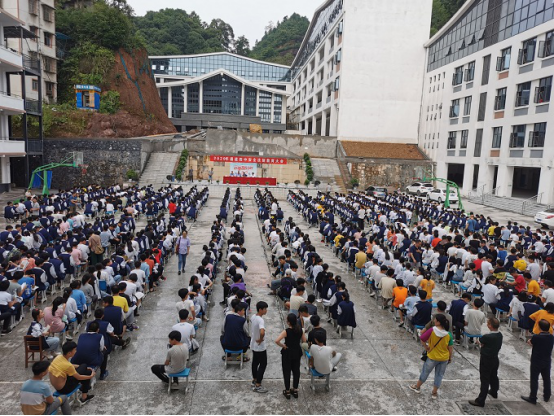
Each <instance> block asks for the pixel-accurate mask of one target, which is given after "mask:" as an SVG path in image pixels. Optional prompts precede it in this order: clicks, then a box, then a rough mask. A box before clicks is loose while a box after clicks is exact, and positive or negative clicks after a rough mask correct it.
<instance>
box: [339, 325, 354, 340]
mask: <svg viewBox="0 0 554 416" xmlns="http://www.w3.org/2000/svg"><path fill="white" fill-rule="evenodd" d="M337 326H338V329H337V332H338V333H339V337H341V338H342V328H343V327H342V326H340V325H338V324H337ZM345 328H348V327H345ZM350 328H352V331H351V332H350V338H351V339H354V327H350Z"/></svg>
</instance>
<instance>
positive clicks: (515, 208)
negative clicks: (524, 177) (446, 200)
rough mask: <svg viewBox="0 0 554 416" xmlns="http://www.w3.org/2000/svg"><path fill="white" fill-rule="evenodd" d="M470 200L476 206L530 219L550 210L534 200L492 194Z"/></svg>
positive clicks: (473, 197)
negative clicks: (540, 212)
mask: <svg viewBox="0 0 554 416" xmlns="http://www.w3.org/2000/svg"><path fill="white" fill-rule="evenodd" d="M468 199H469V200H470V201H471V202H473V203H475V204H481V205H485V206H487V207H492V208H497V209H500V210H503V211H509V212H516V213H518V214H522V215H526V216H529V217H534V216H535V214H536V213H537V212H539V211H544V210H545V209H548V208H549V206H548V205H544V204H539V203H537V201H536V200H534V199H519V198H508V197H503V196H496V195H491V194H485V195H479V196H471V197H470V198H468Z"/></svg>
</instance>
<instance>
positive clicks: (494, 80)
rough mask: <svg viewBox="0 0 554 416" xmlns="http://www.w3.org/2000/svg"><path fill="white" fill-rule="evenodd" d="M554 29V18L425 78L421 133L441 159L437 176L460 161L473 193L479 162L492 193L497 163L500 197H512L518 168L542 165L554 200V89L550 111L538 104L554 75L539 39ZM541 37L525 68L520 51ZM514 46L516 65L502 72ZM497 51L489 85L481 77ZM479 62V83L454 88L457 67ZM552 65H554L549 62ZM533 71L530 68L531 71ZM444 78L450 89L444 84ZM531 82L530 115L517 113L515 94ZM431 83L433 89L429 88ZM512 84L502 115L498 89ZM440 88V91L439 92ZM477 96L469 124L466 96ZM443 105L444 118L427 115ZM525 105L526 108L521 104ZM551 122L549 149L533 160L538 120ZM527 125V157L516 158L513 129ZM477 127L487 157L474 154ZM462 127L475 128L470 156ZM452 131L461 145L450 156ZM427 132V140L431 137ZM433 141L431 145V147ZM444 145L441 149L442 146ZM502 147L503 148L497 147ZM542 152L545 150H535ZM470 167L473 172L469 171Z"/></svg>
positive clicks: (543, 188)
mask: <svg viewBox="0 0 554 416" xmlns="http://www.w3.org/2000/svg"><path fill="white" fill-rule="evenodd" d="M551 30H554V21H552V20H551V21H549V22H547V23H544V24H542V25H540V26H537V27H535V28H533V29H530V30H527V31H525V32H523V33H520V34H518V35H517V36H514V37H512V38H509V39H506V40H504V41H502V42H499V43H497V44H495V45H492V46H490V47H488V48H485V49H482V50H480V51H478V52H476V53H474V54H472V55H469V56H466V57H464V58H462V59H459V60H458V61H455V62H452V63H450V64H448V65H445V66H443V67H440V68H437V69H435V70H434V71H431V72H428V73H426V75H425V77H424V87H423V89H424V98H423V106H422V114H421V123H422V125H421V130H420V135H419V145H420V147H421V148H423V149H424V151H425V152H426V153H427V154H428V155H429V156H430V157H432V158H433V160H434V161H436V162H437V176H438V177H442V178H446V177H447V176H446V175H447V172H448V164H450V163H459V164H464V165H465V170H466V172H465V175H464V177H465V180H464V184H463V191H464V193H466V194H467V193H469V192H470V191H471V190H472V185H473V184H472V179H473V168H474V165H479V177H478V184H477V187H478V188H480V187H482V186H484V187H485V189H486V190H487V191H490V190H492V188H493V180H494V177H493V173H494V166H498V167H499V168H498V177H497V183H496V185H497V186H499V187H501V188H500V190H499V195H500V196H508V197H509V196H511V195H512V190H513V167H514V166H520V167H535V168H541V179H540V183H539V191H538V192H539V193H541V192H544V198H543V199H542V202H544V203H549V204H552V203H554V188H553V187H552V181H553V180H554V169H553V167H554V146H552V145H549V144H550V143H553V142H554V119H553V117H552V112H553V111H554V92H553V93H552V97H551V101H550V104H546V105H549V106H550V107H552V108H549V110H548V112H543V113H540V112H538V111H540V109H539V107H543V108H544V107H545V106H546V105H545V104H543V105H542V106H537V105H536V104H535V103H534V102H533V98H534V92H535V87H537V86H538V83H539V79H541V78H544V77H548V76H552V75H554V57H550V58H544V59H543V58H539V57H538V56H537V52H538V45H539V41H542V40H544V37H545V34H546V32H548V31H551ZM535 36H537V50H536V51H535V60H534V61H533V63H532V64H528V65H525V66H522V65H518V63H517V55H518V50H519V49H520V48H522V42H523V41H525V40H527V39H530V38H533V37H535ZM510 46H511V48H512V55H511V62H510V68H509V70H508V71H507V74H506V73H499V72H497V71H496V58H497V57H498V56H500V55H501V50H502V49H505V48H507V47H510ZM489 54H490V55H491V67H490V75H489V83H488V85H481V77H482V73H483V58H484V57H485V56H486V55H489ZM472 61H475V62H476V67H475V79H474V81H473V83H468V82H465V81H464V82H462V84H461V91H456V92H455V88H454V87H453V86H452V75H453V73H454V70H455V68H456V67H459V66H462V65H464V69H465V68H467V64H468V63H470V62H472ZM548 63H550V65H545V64H548ZM525 71H528V72H525ZM439 74H440V76H441V80H440V82H439V81H433V82H430V78H433V80H434V79H435V77H438V75H439ZM443 79H444V88H443ZM528 81H531V96H530V104H529V106H528V107H527V109H528V114H527V115H517V116H516V115H515V113H514V110H515V98H516V91H517V85H518V84H520V83H523V82H528ZM430 87H431V92H429V88H430ZM504 87H506V88H507V97H506V108H505V110H504V112H503V113H504V114H503V116H502V117H500V115H501V114H500V113H498V112H495V111H494V102H495V96H496V90H497V89H499V88H504ZM433 88H435V92H433ZM482 92H487V105H486V113H485V120H484V121H477V114H478V110H479V96H480V94H481V93H482ZM469 95H471V96H472V97H473V98H472V109H471V114H470V116H469V121H468V122H466V123H464V122H463V107H464V105H463V101H464V98H465V97H466V96H469ZM453 99H459V100H460V116H459V117H458V124H453V123H454V122H452V121H451V119H450V117H449V109H450V105H451V102H452V100H453ZM437 103H442V114H441V115H442V117H440V118H439V117H438V116H437V121H435V120H427V119H426V118H427V115H428V114H429V116H431V115H432V114H434V113H436V112H437V111H429V113H427V106H431V105H437ZM518 108H521V107H518ZM540 122H547V128H546V137H545V147H544V148H543V157H542V159H541V158H531V157H530V152H531V149H530V148H528V143H527V142H528V135H529V131H532V130H533V127H534V123H540ZM520 124H525V125H527V129H526V137H525V147H524V148H517V149H514V150H523V151H524V157H522V158H512V157H510V148H509V142H510V133H511V132H512V126H513V125H520ZM500 126H501V127H503V134H502V145H501V148H500V155H499V157H493V156H491V147H492V135H493V127H500ZM477 129H483V141H482V148H481V157H474V156H473V154H474V149H475V137H476V131H477ZM461 130H469V140H468V146H467V149H466V156H460V150H461V149H460V137H461ZM449 131H457V132H458V134H457V143H456V149H455V152H454V153H455V155H454V156H448V151H447V148H446V147H447V139H448V133H449ZM433 133H435V134H438V133H440V139H435V143H434V145H435V146H434V147H435V149H434V150H429V145H430V144H431V143H432V142H431V141H430V139H429V137H430V136H431V137H432V134H433ZM425 134H427V139H425ZM426 143H427V145H426ZM437 145H438V151H437V150H436V148H437ZM494 150H497V149H494ZM533 150H540V148H533ZM468 169H469V170H470V171H471V174H469V173H468V172H467V171H468Z"/></svg>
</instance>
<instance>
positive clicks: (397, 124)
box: [289, 0, 432, 144]
mask: <svg viewBox="0 0 554 416" xmlns="http://www.w3.org/2000/svg"><path fill="white" fill-rule="evenodd" d="M431 3H432V2H431V0H418V1H413V0H394V1H382V0H328V1H326V2H325V3H324V4H322V5H321V6H320V7H319V8H318V9H317V10H316V12H315V14H314V17H313V19H312V21H311V23H310V26H309V29H308V32H307V34H306V36H305V38H304V41H303V42H302V46H301V48H300V50H299V52H298V54H297V55H296V58H295V59H294V62H293V64H292V68H291V78H292V84H293V89H292V91H293V93H292V96H291V98H290V103H289V107H290V110H291V121H292V122H294V123H296V124H297V125H298V129H299V130H300V131H301V132H302V133H303V134H317V135H322V136H337V137H338V138H339V139H340V140H349V141H361V142H388V143H404V144H407V143H412V144H415V143H417V137H418V124H419V114H420V106H421V95H422V91H421V79H422V77H423V75H424V62H425V51H424V49H423V48H422V47H421V45H422V44H423V43H424V42H425V41H426V40H427V39H428V37H429V27H430V21H431Z"/></svg>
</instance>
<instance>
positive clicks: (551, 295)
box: [542, 288, 554, 305]
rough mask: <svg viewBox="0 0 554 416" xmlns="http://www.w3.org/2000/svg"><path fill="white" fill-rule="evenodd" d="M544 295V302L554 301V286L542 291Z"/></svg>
mask: <svg viewBox="0 0 554 416" xmlns="http://www.w3.org/2000/svg"><path fill="white" fill-rule="evenodd" d="M542 297H543V298H544V304H545V305H546V304H547V303H554V288H549V289H546V290H545V291H544V292H543V293H542Z"/></svg>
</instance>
